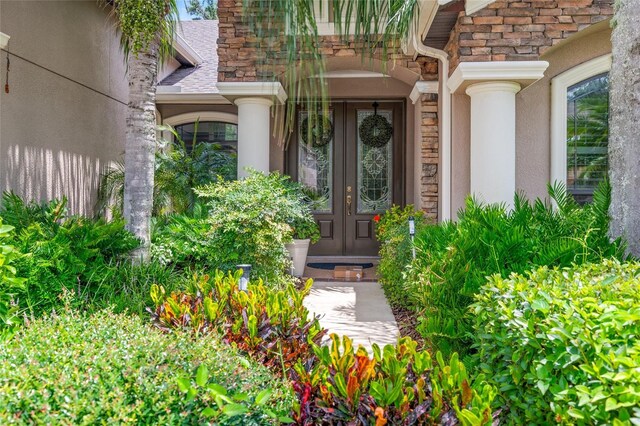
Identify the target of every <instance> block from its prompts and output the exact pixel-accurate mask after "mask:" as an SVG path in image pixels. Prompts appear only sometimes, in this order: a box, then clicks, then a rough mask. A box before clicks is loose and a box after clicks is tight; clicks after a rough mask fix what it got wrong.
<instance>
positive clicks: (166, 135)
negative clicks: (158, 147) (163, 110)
mask: <svg viewBox="0 0 640 426" xmlns="http://www.w3.org/2000/svg"><path fill="white" fill-rule="evenodd" d="M196 121H198V122H203V123H204V122H209V121H218V122H222V123H229V124H235V125H237V124H238V116H237V115H236V114H232V113H229V112H218V111H196V112H187V113H184V114H178V115H174V116H172V117H168V118H165V119H163V120H162V124H164V125H169V126H171V127H176V126H180V125H182V124H190V123H195V122H196ZM162 139H164V140H165V141H170V140H173V135H172V134H171V132H169V131H163V132H162Z"/></svg>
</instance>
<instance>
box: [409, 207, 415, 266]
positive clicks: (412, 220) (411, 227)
mask: <svg viewBox="0 0 640 426" xmlns="http://www.w3.org/2000/svg"><path fill="white" fill-rule="evenodd" d="M409 236H410V237H411V252H412V253H413V258H414V259H415V258H416V246H415V244H414V237H415V236H416V220H415V218H414V217H413V216H409Z"/></svg>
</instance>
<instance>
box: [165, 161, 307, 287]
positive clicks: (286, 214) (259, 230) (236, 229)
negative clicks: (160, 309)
mask: <svg viewBox="0 0 640 426" xmlns="http://www.w3.org/2000/svg"><path fill="white" fill-rule="evenodd" d="M196 193H197V194H198V195H199V196H200V197H201V199H202V200H203V202H206V209H205V208H204V207H199V208H197V209H196V211H194V214H192V215H190V216H185V215H173V216H170V217H169V218H167V219H166V220H159V222H158V227H157V229H156V231H155V233H154V238H153V243H154V248H153V253H154V256H156V258H158V259H160V258H162V259H164V261H165V262H170V263H177V264H179V265H182V266H186V265H189V264H193V263H195V264H197V265H198V266H200V267H202V268H211V269H221V270H224V271H231V270H234V271H235V269H236V265H238V264H245V263H248V264H251V265H253V269H252V277H253V278H256V279H257V278H262V279H264V280H265V281H266V282H267V283H268V284H269V285H278V284H281V283H282V282H283V275H284V273H285V271H287V270H288V267H289V265H290V260H289V254H288V252H287V251H286V249H285V246H284V245H285V243H287V242H289V241H291V239H292V234H293V229H292V226H291V225H292V224H295V223H300V222H303V223H308V222H309V221H312V220H313V218H312V215H311V211H310V210H309V207H308V205H307V204H306V203H305V202H304V198H303V195H302V193H301V191H300V189H299V187H298V186H296V185H293V184H292V183H291V181H290V179H289V178H288V177H286V176H281V175H279V174H278V173H272V174H270V175H264V174H262V173H259V172H252V173H251V175H250V176H249V177H247V178H246V179H243V180H239V181H232V182H220V183H217V184H212V185H208V186H205V187H202V188H200V189H198V190H197V191H196Z"/></svg>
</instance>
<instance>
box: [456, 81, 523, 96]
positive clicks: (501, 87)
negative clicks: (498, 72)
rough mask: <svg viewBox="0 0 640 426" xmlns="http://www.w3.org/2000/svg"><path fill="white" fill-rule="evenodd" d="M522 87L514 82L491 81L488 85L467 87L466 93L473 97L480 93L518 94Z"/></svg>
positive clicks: (481, 84) (478, 84) (480, 84)
mask: <svg viewBox="0 0 640 426" xmlns="http://www.w3.org/2000/svg"><path fill="white" fill-rule="evenodd" d="M521 88H522V86H520V83H516V82H514V81H491V82H488V83H475V84H472V85H471V86H469V87H467V90H465V93H466V94H467V95H469V96H471V97H473V96H474V95H477V94H480V93H490V92H507V93H514V94H515V93H518V92H519V91H520V89H521Z"/></svg>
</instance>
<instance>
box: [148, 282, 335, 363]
mask: <svg viewBox="0 0 640 426" xmlns="http://www.w3.org/2000/svg"><path fill="white" fill-rule="evenodd" d="M241 275H242V271H238V272H236V273H235V274H232V273H227V274H224V273H222V272H220V271H217V272H216V273H215V274H214V275H213V276H209V275H200V276H198V275H196V276H194V277H193V279H192V280H191V281H190V283H189V286H188V289H187V290H186V291H181V292H174V293H172V294H170V295H168V294H165V290H164V288H163V287H161V286H157V285H156V286H153V287H152V290H151V297H152V299H153V301H154V303H155V304H156V307H155V310H151V313H152V316H153V319H154V321H155V323H156V324H157V325H158V326H159V327H161V328H164V329H176V328H178V329H189V330H193V331H195V332H197V333H207V332H211V331H215V332H217V334H219V335H220V336H222V338H223V340H224V341H226V342H228V343H230V344H232V345H234V346H236V347H237V348H238V349H240V350H242V351H244V352H246V353H249V354H250V355H252V356H253V357H254V358H256V359H257V360H259V361H261V362H262V363H263V364H265V365H266V366H268V367H270V368H272V369H274V370H276V371H280V372H282V373H283V374H286V371H287V370H288V369H289V368H291V367H292V366H293V365H294V364H295V363H296V362H297V361H299V360H302V361H306V360H307V359H308V358H309V357H310V356H312V355H313V351H312V349H311V347H312V345H313V344H314V343H319V342H320V341H321V339H322V337H323V335H324V334H325V331H324V330H323V329H322V328H321V327H320V324H319V323H318V319H317V318H314V317H311V316H310V314H309V312H308V310H307V309H306V308H305V307H304V305H303V304H302V300H303V298H304V296H306V295H307V294H308V293H309V290H310V289H311V281H309V282H307V284H306V286H305V288H304V289H303V290H302V291H300V290H298V289H297V288H296V287H294V286H293V285H291V284H290V285H287V286H286V287H285V288H284V289H282V290H276V289H273V288H270V287H267V286H266V285H264V284H263V283H262V281H258V282H251V283H249V286H248V287H249V289H248V291H247V292H244V291H240V290H239V289H238V281H239V279H240V277H241Z"/></svg>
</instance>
